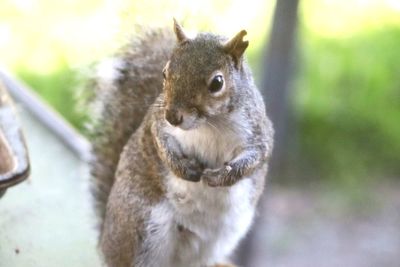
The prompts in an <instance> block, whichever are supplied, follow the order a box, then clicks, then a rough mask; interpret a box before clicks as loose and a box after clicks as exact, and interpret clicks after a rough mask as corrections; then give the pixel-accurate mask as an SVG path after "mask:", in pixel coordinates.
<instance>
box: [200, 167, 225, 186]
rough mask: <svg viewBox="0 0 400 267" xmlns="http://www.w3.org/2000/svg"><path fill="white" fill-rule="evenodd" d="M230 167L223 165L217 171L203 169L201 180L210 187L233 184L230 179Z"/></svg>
mask: <svg viewBox="0 0 400 267" xmlns="http://www.w3.org/2000/svg"><path fill="white" fill-rule="evenodd" d="M231 175H232V167H231V166H229V165H225V166H224V167H222V168H219V169H205V170H204V172H203V175H202V179H203V180H204V181H206V182H207V184H208V185H209V186H211V187H217V186H230V185H232V184H233V182H232V179H230V178H231Z"/></svg>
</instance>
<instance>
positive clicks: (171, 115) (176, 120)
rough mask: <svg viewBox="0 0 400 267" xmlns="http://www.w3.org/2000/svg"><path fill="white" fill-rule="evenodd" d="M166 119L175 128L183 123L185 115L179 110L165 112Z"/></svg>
mask: <svg viewBox="0 0 400 267" xmlns="http://www.w3.org/2000/svg"><path fill="white" fill-rule="evenodd" d="M165 119H166V120H167V121H168V122H169V123H170V124H171V125H173V126H178V125H180V124H182V122H183V114H182V112H180V111H179V110H171V109H168V110H166V112H165Z"/></svg>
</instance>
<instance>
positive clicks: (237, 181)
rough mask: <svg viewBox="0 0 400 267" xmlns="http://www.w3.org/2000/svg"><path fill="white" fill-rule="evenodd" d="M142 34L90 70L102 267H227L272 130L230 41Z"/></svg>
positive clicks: (238, 46) (261, 177)
mask: <svg viewBox="0 0 400 267" xmlns="http://www.w3.org/2000/svg"><path fill="white" fill-rule="evenodd" d="M173 29H174V33H175V34H174V33H173V32H172V31H169V30H166V29H159V30H148V31H145V32H144V33H142V34H141V35H140V36H139V37H136V38H135V39H134V41H132V42H131V43H129V45H127V46H126V47H125V48H124V49H122V50H121V51H122V52H120V53H119V54H117V55H116V57H115V58H113V59H111V60H108V61H107V62H108V63H107V64H103V66H101V67H100V68H99V71H98V77H97V79H96V80H95V81H94V83H93V84H92V87H93V88H95V89H96V93H97V96H96V97H97V99H96V102H97V103H98V105H97V106H98V110H97V116H96V117H95V118H94V122H93V126H92V130H91V134H92V138H91V139H92V143H93V159H92V160H91V174H92V179H93V192H94V197H95V200H96V207H97V211H98V212H99V216H100V219H101V225H100V238H99V247H100V250H101V252H102V254H103V257H104V263H105V265H106V266H109V267H125V266H126V267H128V266H129V267H217V266H220V267H222V266H233V265H230V264H229V263H227V262H228V257H229V255H230V254H231V252H232V251H233V250H234V248H235V247H236V246H237V244H238V242H239V241H240V239H241V238H242V237H243V236H244V235H245V234H246V232H247V231H248V229H249V227H250V225H251V223H252V220H253V217H254V214H255V209H256V205H257V202H258V199H259V197H260V195H261V193H262V191H263V188H264V181H265V176H266V174H267V163H268V159H269V157H270V155H271V151H272V146H273V129H272V124H271V122H270V121H269V119H268V118H267V116H266V113H265V106H264V102H263V98H262V96H261V94H260V93H259V91H258V89H257V88H256V86H255V84H254V81H253V78H252V74H251V71H250V69H249V67H248V65H247V63H246V60H245V59H244V52H245V50H246V48H247V47H248V44H249V43H248V41H245V40H243V38H244V36H245V35H246V31H244V30H242V31H240V32H239V33H238V34H237V35H236V36H234V37H233V38H232V39H230V40H228V39H227V38H225V37H222V36H219V35H215V34H211V33H199V34H197V36H196V37H194V38H189V37H188V36H187V35H186V34H185V32H184V30H183V29H182V27H181V26H180V25H179V24H178V23H177V22H176V21H175V20H174V27H173Z"/></svg>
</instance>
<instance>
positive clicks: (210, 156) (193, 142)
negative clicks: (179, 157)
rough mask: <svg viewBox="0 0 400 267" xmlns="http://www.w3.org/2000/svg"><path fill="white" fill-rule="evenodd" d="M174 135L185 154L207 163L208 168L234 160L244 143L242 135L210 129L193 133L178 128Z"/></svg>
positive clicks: (197, 130) (174, 130)
mask: <svg viewBox="0 0 400 267" xmlns="http://www.w3.org/2000/svg"><path fill="white" fill-rule="evenodd" d="M172 134H173V135H174V136H175V138H176V139H177V140H178V142H179V144H180V146H181V148H182V150H183V152H184V153H185V154H187V155H188V156H195V157H197V158H198V159H200V160H201V161H202V162H204V163H206V165H207V167H208V168H217V167H221V166H222V165H223V164H224V163H225V162H227V161H229V160H231V159H233V158H234V156H235V153H236V152H237V150H238V149H239V148H240V147H241V146H242V143H243V140H242V139H243V138H242V136H241V135H240V134H237V133H234V132H230V131H225V132H224V131H223V130H219V129H215V128H210V127H200V128H198V129H194V130H191V131H184V130H180V129H177V128H176V129H173V130H172Z"/></svg>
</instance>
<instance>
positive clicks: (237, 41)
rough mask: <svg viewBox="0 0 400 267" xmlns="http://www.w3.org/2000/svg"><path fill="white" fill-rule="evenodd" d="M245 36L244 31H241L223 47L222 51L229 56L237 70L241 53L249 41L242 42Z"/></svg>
mask: <svg viewBox="0 0 400 267" xmlns="http://www.w3.org/2000/svg"><path fill="white" fill-rule="evenodd" d="M246 34H247V32H246V31H245V30H241V31H240V32H239V33H238V34H236V35H235V37H233V38H232V39H230V40H229V41H228V42H227V43H225V45H224V51H225V52H226V53H228V54H230V55H231V56H232V58H233V61H234V62H235V66H236V67H237V68H238V67H239V63H240V60H241V59H242V56H243V53H244V51H245V50H246V48H247V47H248V46H249V41H244V40H243V37H244V36H245V35H246Z"/></svg>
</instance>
